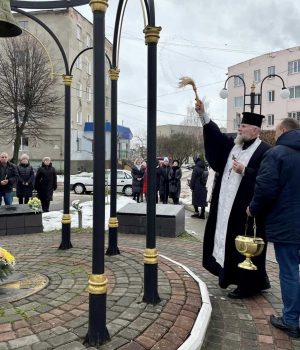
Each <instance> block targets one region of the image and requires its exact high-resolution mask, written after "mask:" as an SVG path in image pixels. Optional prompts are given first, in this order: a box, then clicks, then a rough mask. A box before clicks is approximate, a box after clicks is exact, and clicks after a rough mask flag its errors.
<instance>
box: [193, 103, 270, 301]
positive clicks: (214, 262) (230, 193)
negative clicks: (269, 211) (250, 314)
mask: <svg viewBox="0 0 300 350" xmlns="http://www.w3.org/2000/svg"><path fill="white" fill-rule="evenodd" d="M196 112H197V113H198V114H199V116H200V119H201V122H202V125H203V137H204V148H205V157H206V159H207V161H208V163H209V165H210V166H211V167H212V169H213V170H214V171H215V172H216V179H215V185H214V189H213V193H212V198H211V206H210V212H209V216H208V219H207V224H206V227H205V233H204V242H203V266H204V268H205V269H207V270H208V271H209V272H211V273H212V274H214V275H216V276H218V277H219V285H220V287H221V288H227V287H228V286H229V285H236V286H237V287H236V288H235V289H234V290H232V291H231V292H229V293H228V297H230V298H234V299H240V298H245V297H251V296H253V295H256V294H258V293H260V291H262V290H265V289H268V288H270V283H269V279H268V276H267V273H266V268H265V263H266V247H267V245H265V247H264V250H263V252H262V253H261V255H259V256H257V257H254V258H252V259H251V260H252V261H253V263H254V264H255V265H256V266H257V270H245V269H242V268H240V267H238V264H239V263H240V262H242V261H243V260H245V256H243V255H242V254H240V253H239V252H238V251H237V249H236V247H235V238H236V236H238V235H244V234H245V232H246V231H245V230H246V226H247V228H248V229H247V235H249V236H253V221H252V222H247V220H249V219H247V214H246V209H247V206H248V204H249V203H250V201H251V199H252V196H253V193H254V185H255V178H256V175H257V171H258V168H259V165H260V163H261V160H262V158H263V155H264V153H265V152H266V151H267V150H268V149H269V148H270V145H268V144H267V143H265V142H263V141H261V140H260V139H259V133H260V131H261V124H262V119H263V118H264V116H262V115H260V114H256V113H250V112H244V113H243V118H242V120H241V124H240V126H239V129H238V135H237V137H236V139H233V138H230V137H228V136H227V135H226V134H224V133H222V132H221V131H220V129H219V127H218V126H217V124H215V123H214V122H213V121H212V120H211V119H210V118H209V116H208V115H207V114H206V113H205V110H204V105H203V103H202V102H201V101H199V102H197V103H196ZM255 219H256V227H257V232H256V235H257V237H260V238H263V239H264V241H265V230H264V224H263V218H262V217H256V218H255ZM246 224H247V225H246Z"/></svg>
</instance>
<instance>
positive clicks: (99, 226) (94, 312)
mask: <svg viewBox="0 0 300 350" xmlns="http://www.w3.org/2000/svg"><path fill="white" fill-rule="evenodd" d="M90 6H91V9H92V11H93V18H94V21H93V22H94V26H93V40H94V50H93V57H94V60H93V62H94V77H93V81H94V84H93V85H94V100H93V104H94V118H93V119H94V137H93V139H94V191H93V246H92V274H91V275H90V278H89V286H88V292H89V325H88V332H87V335H86V337H85V343H86V344H89V345H91V346H99V345H101V344H103V343H105V342H106V341H108V340H109V339H110V337H109V334H108V331H107V328H106V295H107V278H106V276H105V274H104V244H105V237H104V234H105V74H104V72H105V12H106V9H107V7H108V0H91V1H90Z"/></svg>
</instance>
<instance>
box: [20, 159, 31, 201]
mask: <svg viewBox="0 0 300 350" xmlns="http://www.w3.org/2000/svg"><path fill="white" fill-rule="evenodd" d="M17 171H18V175H19V177H18V182H17V191H16V192H17V197H18V199H19V204H27V203H28V201H29V199H30V197H32V190H33V181H34V171H33V168H32V166H31V165H30V163H29V156H28V155H27V154H25V153H24V154H22V155H21V157H20V163H19V165H18V166H17Z"/></svg>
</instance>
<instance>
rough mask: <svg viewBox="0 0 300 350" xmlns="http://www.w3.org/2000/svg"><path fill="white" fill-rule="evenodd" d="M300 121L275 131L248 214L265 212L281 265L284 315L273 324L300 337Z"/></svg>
mask: <svg viewBox="0 0 300 350" xmlns="http://www.w3.org/2000/svg"><path fill="white" fill-rule="evenodd" d="M299 128H300V124H299V122H298V121H296V120H295V119H292V118H285V119H283V120H282V121H281V122H280V123H279V124H278V125H277V126H276V131H275V138H276V139H277V140H276V146H275V147H273V148H271V149H270V150H269V151H268V152H267V153H266V154H265V156H264V159H263V161H262V163H261V166H260V168H259V172H258V176H257V178H256V184H255V190H254V195H253V198H252V201H251V203H250V205H249V208H248V209H247V214H248V215H251V216H257V215H258V214H263V215H265V224H266V236H267V239H268V241H270V242H273V244H274V250H275V255H276V260H277V262H278V265H279V280H280V287H281V296H282V302H283V310H282V311H283V312H282V317H278V316H274V315H271V317H270V321H271V324H272V325H273V326H274V327H276V328H279V329H282V330H283V331H285V332H286V333H287V334H288V335H289V336H290V337H293V338H299V337H300V331H299V317H300V278H299V264H300V185H299V181H300V129H299Z"/></svg>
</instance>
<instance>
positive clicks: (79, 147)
mask: <svg viewBox="0 0 300 350" xmlns="http://www.w3.org/2000/svg"><path fill="white" fill-rule="evenodd" d="M81 142H82V140H81V139H80V138H79V137H78V136H77V139H76V151H81Z"/></svg>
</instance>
